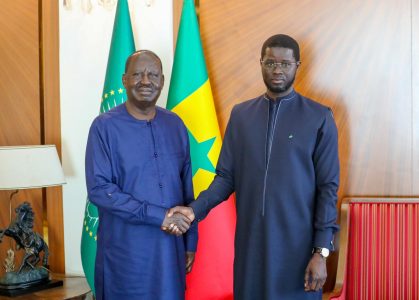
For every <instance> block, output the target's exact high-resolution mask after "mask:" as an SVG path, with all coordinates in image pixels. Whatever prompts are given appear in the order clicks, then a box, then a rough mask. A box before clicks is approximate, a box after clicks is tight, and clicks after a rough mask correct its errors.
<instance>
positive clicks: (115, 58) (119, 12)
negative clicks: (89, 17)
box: [81, 0, 135, 293]
mask: <svg viewBox="0 0 419 300" xmlns="http://www.w3.org/2000/svg"><path fill="white" fill-rule="evenodd" d="M134 51H135V46H134V37H133V34H132V28H131V19H130V16H129V9H128V3H127V0H118V5H117V7H116V14H115V21H114V25H113V32H112V41H111V47H110V50H109V57H108V66H107V68H106V77H105V84H104V87H103V93H102V102H101V104H100V112H101V113H104V112H107V111H108V110H110V109H111V108H113V107H115V106H117V105H119V104H121V103H123V102H125V100H126V98H127V97H126V93H125V89H124V86H123V85H122V75H123V74H124V71H125V60H126V59H127V57H128V56H129V55H130V54H132V53H133V52H134ZM98 225H99V216H98V210H97V208H96V206H94V205H93V204H92V203H91V202H90V201H89V199H87V202H86V209H85V213H84V220H83V232H82V238H81V260H82V265H83V270H84V273H85V275H86V279H87V282H88V283H89V285H90V288H91V289H92V291H93V293H94V292H95V287H94V271H95V260H96V238H97V236H96V232H97V226H98Z"/></svg>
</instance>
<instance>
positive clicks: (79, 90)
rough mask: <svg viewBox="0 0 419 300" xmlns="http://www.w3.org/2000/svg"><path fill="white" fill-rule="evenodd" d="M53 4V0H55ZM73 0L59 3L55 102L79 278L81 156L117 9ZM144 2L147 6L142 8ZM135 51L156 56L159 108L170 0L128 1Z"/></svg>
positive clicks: (68, 254) (169, 51)
mask: <svg viewBox="0 0 419 300" xmlns="http://www.w3.org/2000/svg"><path fill="white" fill-rule="evenodd" d="M57 1H58V0H57ZM86 1H87V0H84V1H83V0H72V1H71V3H72V9H71V10H67V9H65V8H64V7H63V4H62V2H63V1H61V0H60V98H61V136H62V146H63V153H62V154H63V156H62V160H63V168H64V173H65V176H66V179H67V184H66V185H65V186H64V188H63V201H64V235H65V263H66V272H67V273H68V274H83V269H82V266H81V259H80V240H81V230H82V221H83V216H84V205H85V201H86V186H85V178H84V154H85V147H86V140H87V134H88V130H89V127H90V124H91V122H92V120H93V119H94V118H95V117H96V115H97V114H98V112H99V106H100V98H101V94H102V89H103V82H104V80H105V71H106V64H107V60H108V53H109V46H110V40H111V35H112V28H113V21H114V17H115V9H116V6H114V7H113V8H112V10H106V9H104V8H103V7H102V6H100V5H99V4H98V1H97V0H90V1H91V3H92V10H91V12H90V13H87V12H84V11H83V10H82V8H81V5H82V3H86ZM147 4H151V5H150V6H147ZM129 6H130V11H131V21H132V26H133V31H134V39H135V43H136V48H137V49H150V50H152V51H154V52H156V53H157V55H159V56H160V58H161V60H162V63H163V71H164V74H165V77H166V81H165V82H166V85H165V87H164V89H163V91H162V93H161V96H160V99H159V101H158V105H160V106H163V107H164V106H165V104H166V97H167V93H168V87H169V83H170V74H171V67H172V62H173V13H172V10H173V6H172V1H170V0H129Z"/></svg>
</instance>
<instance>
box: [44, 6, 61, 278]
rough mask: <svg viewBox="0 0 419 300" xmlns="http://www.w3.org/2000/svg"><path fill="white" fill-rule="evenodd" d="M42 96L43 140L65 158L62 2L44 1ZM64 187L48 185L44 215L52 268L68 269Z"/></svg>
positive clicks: (52, 269)
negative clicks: (61, 104) (61, 56)
mask: <svg viewBox="0 0 419 300" xmlns="http://www.w3.org/2000/svg"><path fill="white" fill-rule="evenodd" d="M40 3H41V15H42V17H41V18H42V22H41V28H40V32H41V50H42V53H41V80H42V84H41V87H42V88H41V91H42V95H41V99H42V101H41V102H42V105H43V107H42V108H43V114H42V116H43V132H42V134H43V141H42V142H43V144H53V145H55V146H56V147H57V151H58V155H59V156H60V158H61V120H60V116H61V114H60V70H59V7H58V5H59V2H58V1H50V0H42V1H41V2H40ZM62 199H63V193H62V187H53V188H47V189H45V198H44V207H45V209H44V213H46V215H45V216H44V217H45V218H44V219H45V220H46V221H47V226H46V227H47V229H48V246H49V249H50V251H51V253H52V255H51V256H50V259H49V264H50V269H51V271H53V272H55V273H64V272H65V256H64V218H63V201H62Z"/></svg>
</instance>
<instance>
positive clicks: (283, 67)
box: [260, 59, 301, 71]
mask: <svg viewBox="0 0 419 300" xmlns="http://www.w3.org/2000/svg"><path fill="white" fill-rule="evenodd" d="M260 63H261V65H262V66H263V67H264V68H265V69H267V70H275V69H276V68H277V67H279V68H280V69H281V70H282V71H289V70H290V69H291V66H292V65H296V66H299V65H300V64H301V61H296V62H288V61H281V62H273V63H272V65H273V66H272V67H268V66H267V65H266V64H265V61H264V60H262V59H261V60H260Z"/></svg>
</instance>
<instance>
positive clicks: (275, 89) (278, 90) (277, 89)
mask: <svg viewBox="0 0 419 300" xmlns="http://www.w3.org/2000/svg"><path fill="white" fill-rule="evenodd" d="M263 81H264V82H265V85H266V87H267V88H268V90H269V91H271V92H272V93H275V94H279V93H283V92H286V91H287V90H288V89H289V88H290V87H291V86H292V85H293V84H294V81H295V75H294V77H293V78H292V80H291V81H290V82H288V83H287V85H286V86H284V87H276V86H272V85H271V84H270V83H268V82H266V81H265V79H263Z"/></svg>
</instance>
